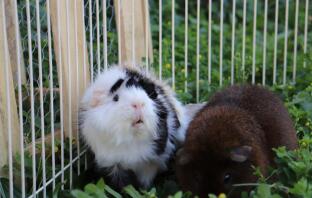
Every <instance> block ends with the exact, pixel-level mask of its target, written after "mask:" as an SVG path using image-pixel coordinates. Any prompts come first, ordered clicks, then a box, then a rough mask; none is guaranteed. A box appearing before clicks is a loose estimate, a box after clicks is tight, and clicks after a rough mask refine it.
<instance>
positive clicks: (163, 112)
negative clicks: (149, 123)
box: [154, 99, 168, 155]
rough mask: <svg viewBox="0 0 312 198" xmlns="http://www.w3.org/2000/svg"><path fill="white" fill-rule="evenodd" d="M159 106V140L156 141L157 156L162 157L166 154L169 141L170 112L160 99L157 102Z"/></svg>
mask: <svg viewBox="0 0 312 198" xmlns="http://www.w3.org/2000/svg"><path fill="white" fill-rule="evenodd" d="M155 102H156V105H157V115H158V118H159V119H158V136H159V137H158V139H156V140H154V142H155V144H156V148H155V149H156V154H157V155H160V154H162V153H164V152H165V149H166V146H167V139H168V126H167V118H168V111H167V109H166V107H165V106H164V105H163V104H162V102H161V101H160V100H159V99H156V100H155Z"/></svg>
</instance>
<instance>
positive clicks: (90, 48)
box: [89, 0, 94, 81]
mask: <svg viewBox="0 0 312 198" xmlns="http://www.w3.org/2000/svg"><path fill="white" fill-rule="evenodd" d="M89 31H90V34H89V37H90V38H89V39H90V41H89V42H90V43H89V46H90V47H89V51H90V68H91V81H93V80H94V73H93V72H94V70H93V24H92V0H89Z"/></svg>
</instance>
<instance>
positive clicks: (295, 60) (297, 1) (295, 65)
mask: <svg viewBox="0 0 312 198" xmlns="http://www.w3.org/2000/svg"><path fill="white" fill-rule="evenodd" d="M298 13H299V0H296V12H295V40H294V60H293V61H294V62H293V79H292V80H293V83H295V82H296V69H297V47H298V46H297V36H298Z"/></svg>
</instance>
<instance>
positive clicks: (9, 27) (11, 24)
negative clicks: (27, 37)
mask: <svg viewBox="0 0 312 198" xmlns="http://www.w3.org/2000/svg"><path fill="white" fill-rule="evenodd" d="M4 2H5V15H6V31H7V39H8V47H9V53H10V57H11V59H10V62H11V68H12V74H13V81H14V85H17V79H18V72H17V71H18V70H17V67H18V57H17V49H18V48H17V45H16V38H18V45H19V49H20V52H19V54H20V71H21V82H22V84H25V83H26V73H25V65H24V58H23V53H22V44H21V39H20V31H19V28H18V35H17V36H16V35H15V31H16V30H15V22H16V13H15V8H14V1H12V0H4ZM17 27H19V25H18V26H17Z"/></svg>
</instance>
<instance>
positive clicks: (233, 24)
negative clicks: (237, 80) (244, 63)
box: [231, 0, 236, 85]
mask: <svg viewBox="0 0 312 198" xmlns="http://www.w3.org/2000/svg"><path fill="white" fill-rule="evenodd" d="M232 2H233V8H232V9H233V10H232V46H231V84H232V85H233V84H234V53H235V12H236V0H233V1H232Z"/></svg>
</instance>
